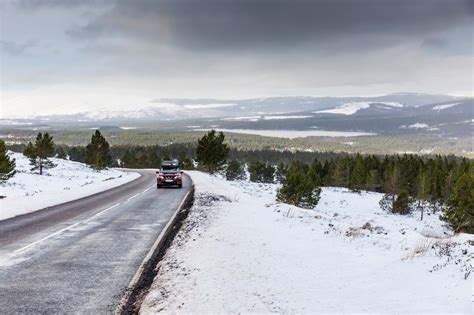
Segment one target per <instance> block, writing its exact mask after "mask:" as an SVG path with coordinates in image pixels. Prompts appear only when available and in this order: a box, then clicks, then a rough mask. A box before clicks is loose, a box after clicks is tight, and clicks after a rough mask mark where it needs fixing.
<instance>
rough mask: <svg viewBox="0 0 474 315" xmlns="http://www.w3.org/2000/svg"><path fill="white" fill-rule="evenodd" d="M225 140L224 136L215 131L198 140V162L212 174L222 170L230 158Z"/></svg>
mask: <svg viewBox="0 0 474 315" xmlns="http://www.w3.org/2000/svg"><path fill="white" fill-rule="evenodd" d="M224 140H225V136H224V134H223V133H222V132H219V133H218V134H216V131H215V130H211V131H209V132H208V133H207V134H206V135H204V136H203V137H202V138H201V139H199V140H198V146H197V149H196V160H197V161H198V162H199V163H200V164H201V165H202V166H203V167H204V168H205V169H206V170H207V171H208V172H209V173H211V174H212V173H214V172H215V171H217V170H219V169H221V168H222V166H223V165H224V164H225V162H226V160H227V157H228V156H229V150H230V149H229V146H228V145H227V144H225V143H224Z"/></svg>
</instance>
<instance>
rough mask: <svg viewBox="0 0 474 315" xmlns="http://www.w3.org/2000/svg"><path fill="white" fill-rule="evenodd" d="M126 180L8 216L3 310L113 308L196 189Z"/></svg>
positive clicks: (0, 238) (1, 268) (1, 243)
mask: <svg viewBox="0 0 474 315" xmlns="http://www.w3.org/2000/svg"><path fill="white" fill-rule="evenodd" d="M136 172H138V173H140V175H141V176H140V177H139V178H137V179H136V180H134V181H131V182H129V183H127V184H124V185H122V186H119V187H116V188H113V189H110V190H107V191H104V192H101V193H98V194H95V195H92V196H88V197H85V198H81V199H78V200H75V201H71V202H68V203H64V204H61V205H57V206H54V207H49V208H46V209H43V210H39V211H36V212H33V213H30V214H26V215H22V216H18V217H14V218H11V219H7V220H3V221H0V310H1V313H2V314H10V313H15V314H16V313H27V314H37V313H90V314H92V313H93V314H98V313H110V312H112V311H113V310H114V309H115V307H116V305H117V303H118V302H119V300H120V298H121V297H122V295H123V293H124V291H125V289H126V288H127V286H128V284H129V282H130V280H131V279H132V277H133V275H134V274H135V272H136V271H137V269H138V268H139V266H140V264H141V263H142V261H143V259H144V258H145V256H146V255H147V253H148V251H149V250H150V248H152V246H153V244H154V242H155V241H156V239H157V238H158V236H159V234H160V232H161V231H162V229H163V228H164V227H165V225H166V224H167V223H168V221H169V220H170V218H171V217H172V216H173V214H174V212H175V210H176V208H177V207H178V205H179V204H180V203H181V201H182V200H183V198H184V196H185V195H186V193H187V192H188V191H189V190H190V186H191V182H190V180H189V178H185V180H184V183H183V188H182V189H174V188H169V189H160V190H157V189H156V184H155V174H154V172H152V171H142V170H140V171H136Z"/></svg>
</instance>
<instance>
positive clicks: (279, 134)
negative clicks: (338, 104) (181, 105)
mask: <svg viewBox="0 0 474 315" xmlns="http://www.w3.org/2000/svg"><path fill="white" fill-rule="evenodd" d="M195 131H209V129H195ZM216 131H222V132H232V133H241V134H250V135H259V136H264V137H275V138H288V139H295V138H305V137H359V136H373V135H376V134H375V133H371V132H359V131H327V130H259V129H217V130H216Z"/></svg>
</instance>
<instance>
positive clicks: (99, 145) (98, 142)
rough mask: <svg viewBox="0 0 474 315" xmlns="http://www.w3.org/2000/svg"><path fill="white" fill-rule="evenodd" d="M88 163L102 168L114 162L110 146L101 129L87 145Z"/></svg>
mask: <svg viewBox="0 0 474 315" xmlns="http://www.w3.org/2000/svg"><path fill="white" fill-rule="evenodd" d="M85 162H86V164H88V165H90V166H91V167H92V168H94V169H97V170H100V169H104V168H106V167H107V166H110V165H111V164H112V157H111V156H110V146H109V143H108V142H107V140H105V138H104V137H103V136H102V134H101V133H100V131H99V130H96V131H95V133H94V134H93V135H92V138H91V142H90V143H89V144H88V145H87V147H86V160H85Z"/></svg>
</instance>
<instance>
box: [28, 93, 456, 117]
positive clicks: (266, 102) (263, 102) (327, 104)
mask: <svg viewBox="0 0 474 315" xmlns="http://www.w3.org/2000/svg"><path fill="white" fill-rule="evenodd" d="M456 100H457V98H456V97H453V96H449V95H429V94H419V93H396V94H389V95H383V96H374V97H307V96H295V97H267V98H255V99H241V100H235V99H227V100H222V99H219V100H218V99H179V98H175V99H155V100H151V101H150V105H149V106H145V107H141V108H134V106H133V105H131V106H130V109H127V110H114V109H110V110H91V111H87V112H79V113H74V114H67V115H49V116H40V117H36V119H37V120H38V119H41V120H44V121H50V122H53V121H62V122H87V121H106V122H107V121H108V122H114V121H117V120H119V121H123V120H135V121H143V120H145V121H157V120H158V121H160V120H161V121H164V120H178V119H190V118H197V117H201V118H203V117H204V118H215V117H232V116H242V115H264V114H283V113H291V112H300V111H317V110H321V109H330V108H334V107H339V106H344V105H345V104H364V103H367V104H375V103H377V104H378V107H379V110H383V109H384V106H385V107H387V106H389V107H390V106H392V107H394V106H395V105H396V106H395V107H399V106H404V107H416V106H422V105H427V104H433V103H442V102H451V101H456ZM390 104H392V105H390Z"/></svg>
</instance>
